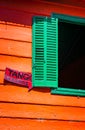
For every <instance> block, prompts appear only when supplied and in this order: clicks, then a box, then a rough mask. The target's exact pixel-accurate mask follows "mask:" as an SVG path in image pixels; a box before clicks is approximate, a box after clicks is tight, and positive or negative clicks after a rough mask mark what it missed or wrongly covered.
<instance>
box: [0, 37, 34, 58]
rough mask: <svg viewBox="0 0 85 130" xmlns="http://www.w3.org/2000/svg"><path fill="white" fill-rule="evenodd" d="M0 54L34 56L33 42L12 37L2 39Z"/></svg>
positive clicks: (0, 40)
mask: <svg viewBox="0 0 85 130" xmlns="http://www.w3.org/2000/svg"><path fill="white" fill-rule="evenodd" d="M0 43H1V45H0V54H7V55H15V56H23V57H32V47H31V46H32V44H31V43H29V42H24V41H22V42H20V41H14V40H10V39H0Z"/></svg>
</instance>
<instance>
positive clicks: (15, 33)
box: [0, 22, 32, 42]
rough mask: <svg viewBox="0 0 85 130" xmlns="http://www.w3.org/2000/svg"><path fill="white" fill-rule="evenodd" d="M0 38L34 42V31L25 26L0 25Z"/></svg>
mask: <svg viewBox="0 0 85 130" xmlns="http://www.w3.org/2000/svg"><path fill="white" fill-rule="evenodd" d="M0 38H8V39H13V40H20V41H27V42H32V29H31V27H30V28H29V27H26V26H24V25H23V26H22V25H21V26H19V25H17V24H14V25H13V23H11V24H10V23H9V24H7V23H6V22H4V23H0Z"/></svg>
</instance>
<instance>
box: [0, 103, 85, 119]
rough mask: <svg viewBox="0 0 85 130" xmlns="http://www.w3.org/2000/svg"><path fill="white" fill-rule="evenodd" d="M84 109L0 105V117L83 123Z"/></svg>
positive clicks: (12, 104) (13, 104)
mask: <svg viewBox="0 0 85 130" xmlns="http://www.w3.org/2000/svg"><path fill="white" fill-rule="evenodd" d="M84 113H85V108H77V107H65V106H52V105H48V106H47V105H35V104H15V103H0V117H16V118H18V117H19V118H33V119H35V118H36V119H59V120H74V121H85V114H84Z"/></svg>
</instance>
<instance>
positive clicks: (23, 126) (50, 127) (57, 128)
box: [0, 118, 85, 130]
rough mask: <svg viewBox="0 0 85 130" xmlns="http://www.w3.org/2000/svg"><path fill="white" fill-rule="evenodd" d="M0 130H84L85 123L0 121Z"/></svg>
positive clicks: (26, 120) (8, 119)
mask: <svg viewBox="0 0 85 130" xmlns="http://www.w3.org/2000/svg"><path fill="white" fill-rule="evenodd" d="M0 129H2V130H3V129H10V130H16V129H18V130H34V129H35V130H40V129H41V130H46V129H47V130H70V129H71V130H85V122H71V121H70V122H69V121H57V120H54V121H52V120H39V119H36V120H31V119H10V118H4V119H3V118H1V119H0Z"/></svg>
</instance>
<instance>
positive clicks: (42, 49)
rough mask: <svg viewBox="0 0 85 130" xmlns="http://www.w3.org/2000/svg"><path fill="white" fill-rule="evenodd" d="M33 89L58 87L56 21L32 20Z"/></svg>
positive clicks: (46, 19)
mask: <svg viewBox="0 0 85 130" xmlns="http://www.w3.org/2000/svg"><path fill="white" fill-rule="evenodd" d="M32 27H33V29H32V30H33V33H32V35H33V36H32V38H33V39H32V41H33V43H32V54H33V55H32V83H33V87H55V88H56V87H58V19H55V18H48V17H34V18H33V25H32Z"/></svg>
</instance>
